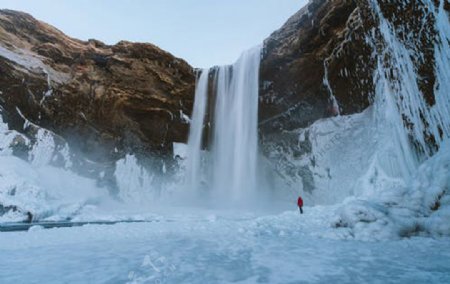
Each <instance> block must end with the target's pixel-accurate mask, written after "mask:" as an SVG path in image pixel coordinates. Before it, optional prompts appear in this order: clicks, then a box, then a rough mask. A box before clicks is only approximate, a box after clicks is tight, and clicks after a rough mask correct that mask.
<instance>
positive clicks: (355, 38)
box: [260, 0, 450, 145]
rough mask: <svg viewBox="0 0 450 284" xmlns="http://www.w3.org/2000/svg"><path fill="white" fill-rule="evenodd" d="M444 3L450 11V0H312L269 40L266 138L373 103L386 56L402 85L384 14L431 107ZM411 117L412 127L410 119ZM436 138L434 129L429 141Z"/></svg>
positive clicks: (264, 83) (264, 81) (264, 68)
mask: <svg viewBox="0 0 450 284" xmlns="http://www.w3.org/2000/svg"><path fill="white" fill-rule="evenodd" d="M440 5H442V6H443V8H444V9H445V10H446V11H447V12H448V11H449V10H450V4H449V2H448V1H434V2H433V1H385V0H333V1H326V0H311V1H310V2H309V4H308V5H306V6H305V7H304V8H302V9H301V10H300V11H299V12H298V13H296V14H295V15H294V16H292V17H291V18H290V19H289V20H288V21H287V23H286V24H285V25H284V26H283V27H281V28H280V29H279V30H277V31H276V32H274V33H273V34H272V35H271V36H270V37H269V38H268V39H267V40H266V41H265V44H264V54H263V59H262V63H261V94H260V129H261V134H262V137H263V139H265V140H266V141H269V142H270V141H272V140H279V139H278V138H279V136H280V135H281V136H282V134H283V133H285V134H286V133H287V132H289V131H291V130H295V129H299V128H305V127H308V126H310V125H311V124H312V123H313V122H315V121H317V120H318V119H321V118H325V117H332V116H336V115H338V114H342V115H347V114H353V113H358V112H361V111H362V110H364V109H365V108H367V107H368V106H369V105H370V104H371V101H372V99H373V95H374V92H375V83H374V81H375V80H376V78H375V68H376V67H377V65H378V62H380V61H381V62H384V64H385V67H386V68H385V70H386V72H387V73H389V75H388V76H389V77H390V78H392V79H394V80H392V83H393V85H392V86H391V88H392V89H395V88H397V87H396V86H395V81H396V79H397V80H399V78H398V77H397V78H396V76H397V75H398V70H396V68H397V66H398V64H396V63H395V62H393V60H392V58H390V55H389V52H386V51H385V50H384V48H385V47H386V42H385V39H383V38H382V36H381V32H380V17H383V19H385V20H386V21H387V23H388V25H390V26H391V27H392V28H393V29H394V30H395V33H396V37H397V38H398V39H399V41H400V43H401V44H403V45H405V46H406V47H407V49H408V52H409V56H410V57H411V60H412V61H413V64H414V69H415V71H416V72H417V73H418V74H419V75H420V76H418V77H417V85H418V86H419V89H420V92H421V95H422V96H423V97H424V98H425V99H426V101H427V103H428V106H429V107H432V106H433V105H434V103H435V92H436V88H438V86H436V74H435V70H436V64H435V63H436V62H435V59H434V55H435V51H436V44H435V41H436V37H435V35H436V33H437V30H436V25H435V23H436V15H437V13H436V11H437V10H439V7H440ZM377 9H379V10H380V11H379V12H380V13H378V11H376V10H377ZM404 120H405V125H409V127H410V128H411V131H413V130H412V128H413V126H412V125H411V121H409V119H408V118H407V117H404ZM274 136H278V138H277V137H274ZM283 139H284V140H286V139H290V138H289V137H285V136H284V137H283ZM294 140H295V138H294ZM434 140H435V137H432V135H428V142H429V143H430V145H431V144H433V141H434ZM283 143H284V142H283ZM289 143H290V142H289ZM293 143H294V145H295V144H297V142H296V141H293Z"/></svg>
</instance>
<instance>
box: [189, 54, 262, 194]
mask: <svg viewBox="0 0 450 284" xmlns="http://www.w3.org/2000/svg"><path fill="white" fill-rule="evenodd" d="M260 54H261V48H260V47H256V48H253V49H251V50H249V51H246V52H244V53H243V54H242V55H241V57H240V58H239V59H238V61H237V62H236V63H235V64H233V65H231V66H222V67H218V68H215V69H213V71H214V74H215V75H214V81H213V82H212V83H213V84H212V85H213V86H214V88H212V89H213V94H211V96H210V97H209V98H210V99H211V101H215V104H214V106H213V107H212V109H213V110H212V112H213V113H212V114H211V115H210V117H211V119H212V121H211V122H210V124H211V125H212V132H211V135H210V145H209V147H208V148H209V149H211V152H210V153H209V155H210V159H209V163H208V165H207V168H208V170H207V171H206V169H205V168H203V169H202V165H201V163H200V159H201V158H200V156H201V155H200V154H201V146H202V145H201V140H202V139H201V138H202V136H203V134H202V130H203V125H204V121H205V115H206V107H207V103H206V97H207V93H208V91H207V89H208V82H207V80H208V75H207V74H208V73H209V71H203V72H202V75H201V77H200V80H199V81H198V84H197V88H196V95H195V106H194V113H193V119H192V122H191V130H190V135H189V146H188V148H189V154H188V156H189V158H188V159H189V162H188V166H187V180H188V186H189V187H190V189H194V190H197V192H198V190H199V188H200V182H199V181H200V180H201V178H202V176H203V177H205V181H206V184H207V187H208V188H209V191H210V192H211V195H212V196H214V197H215V198H220V200H224V199H227V200H229V201H232V202H237V201H242V200H244V199H246V198H247V197H249V196H250V195H251V194H252V192H254V191H255V189H256V187H257V157H258V154H257V153H258V132H257V125H258V92H259V64H260V56H261V55H260Z"/></svg>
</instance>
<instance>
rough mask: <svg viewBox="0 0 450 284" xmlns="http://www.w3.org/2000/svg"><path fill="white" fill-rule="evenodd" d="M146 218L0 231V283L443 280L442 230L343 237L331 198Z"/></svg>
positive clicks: (446, 275)
mask: <svg viewBox="0 0 450 284" xmlns="http://www.w3.org/2000/svg"><path fill="white" fill-rule="evenodd" d="M185 210H186V211H188V210H187V209H183V208H179V210H177V211H175V213H172V214H168V213H165V215H164V216H157V215H155V217H154V219H153V220H154V221H153V222H149V223H136V224H116V225H112V226H108V225H87V226H84V227H77V228H60V229H49V230H43V229H39V228H36V227H34V228H31V229H30V231H27V232H16V233H0V256H1V257H0V282H1V283H367V282H369V283H425V282H428V283H450V246H449V244H450V239H448V238H436V239H434V238H422V237H414V238H411V239H403V240H390V241H378V242H362V241H356V240H344V239H345V238H344V239H343V238H342V237H343V236H341V235H340V234H344V233H345V232H344V231H340V230H336V229H332V228H331V227H330V224H329V221H328V220H329V219H330V217H331V216H330V215H332V214H333V212H334V210H333V208H331V207H311V208H306V210H305V211H306V213H305V214H304V215H302V216H300V215H299V213H298V212H297V211H287V212H284V213H279V214H274V215H257V214H254V213H245V212H235V213H229V212H222V213H220V214H217V215H214V214H212V212H211V211H207V210H200V209H197V210H195V211H190V212H188V213H183V211H185Z"/></svg>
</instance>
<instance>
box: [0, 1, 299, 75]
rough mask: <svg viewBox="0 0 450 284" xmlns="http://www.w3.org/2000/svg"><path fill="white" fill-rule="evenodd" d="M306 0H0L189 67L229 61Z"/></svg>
mask: <svg viewBox="0 0 450 284" xmlns="http://www.w3.org/2000/svg"><path fill="white" fill-rule="evenodd" d="M306 2H307V0H0V8H2V9H4V8H7V9H14V10H21V11H25V12H28V13H30V14H32V15H33V16H34V17H36V18H38V19H40V20H43V21H45V22H47V23H49V24H51V25H53V26H55V27H57V28H58V29H60V30H62V31H63V32H64V33H66V34H68V35H69V36H72V37H75V38H79V39H83V40H86V39H89V38H96V39H99V40H101V41H104V42H106V43H109V44H114V43H116V42H118V41H120V40H122V39H125V40H130V41H139V42H151V43H153V44H156V45H158V46H159V47H161V48H162V49H165V50H167V51H169V52H171V53H172V54H174V55H175V56H178V57H181V58H183V59H185V60H187V61H188V62H189V63H190V64H191V65H193V66H194V67H209V66H212V65H223V64H228V63H232V62H234V61H235V60H236V59H237V57H238V56H239V54H240V53H241V52H242V51H243V50H244V49H248V48H251V47H253V46H255V45H257V44H259V43H260V42H262V41H263V39H265V38H266V37H267V36H269V35H270V34H271V33H272V32H273V31H274V30H276V29H278V28H279V27H280V26H281V25H282V24H283V23H284V22H285V21H286V20H287V19H288V18H289V17H290V16H291V15H293V14H294V13H295V12H297V11H298V10H299V9H300V8H301V7H302V6H304V5H305V4H306Z"/></svg>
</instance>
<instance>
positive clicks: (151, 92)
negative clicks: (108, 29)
mask: <svg viewBox="0 0 450 284" xmlns="http://www.w3.org/2000/svg"><path fill="white" fill-rule="evenodd" d="M0 74H1V76H0V105H1V109H2V116H3V119H4V121H5V122H7V123H8V125H9V127H10V128H11V129H14V130H17V131H19V132H24V131H26V130H25V127H24V123H25V122H26V121H29V122H31V123H33V124H35V125H38V126H40V127H43V128H46V129H49V130H51V131H53V132H54V133H56V134H58V135H59V136H61V137H63V138H64V139H65V140H66V141H67V142H68V143H69V145H70V146H71V149H72V150H73V151H75V152H78V153H82V154H83V155H84V156H86V157H87V158H89V159H90V160H93V161H97V162H102V161H103V162H108V161H114V160H115V159H117V158H118V157H119V156H123V155H124V154H125V153H129V152H139V151H141V152H144V151H145V152H152V153H157V154H158V155H160V154H163V155H164V154H167V153H170V151H171V147H172V142H174V141H178V142H185V140H186V137H187V132H188V127H189V125H188V121H187V119H186V118H187V116H188V115H189V114H190V112H191V109H192V104H193V94H194V88H195V74H194V70H193V68H191V67H190V66H189V65H188V64H187V63H186V62H185V61H183V60H182V59H179V58H175V57H174V56H172V55H171V54H169V53H167V52H165V51H163V50H161V49H159V48H158V47H156V46H154V45H151V44H144V43H131V42H126V41H122V42H119V43H117V44H116V45H106V44H104V43H102V42H100V41H97V40H89V41H87V42H84V41H80V40H76V39H73V38H70V37H68V36H66V35H64V34H63V33H62V32H60V31H59V30H57V29H55V28H53V27H51V26H49V25H47V24H45V23H43V22H40V21H38V20H36V19H34V18H33V17H31V16H30V15H28V14H25V13H21V12H15V11H10V10H0ZM25 134H26V133H25Z"/></svg>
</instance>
